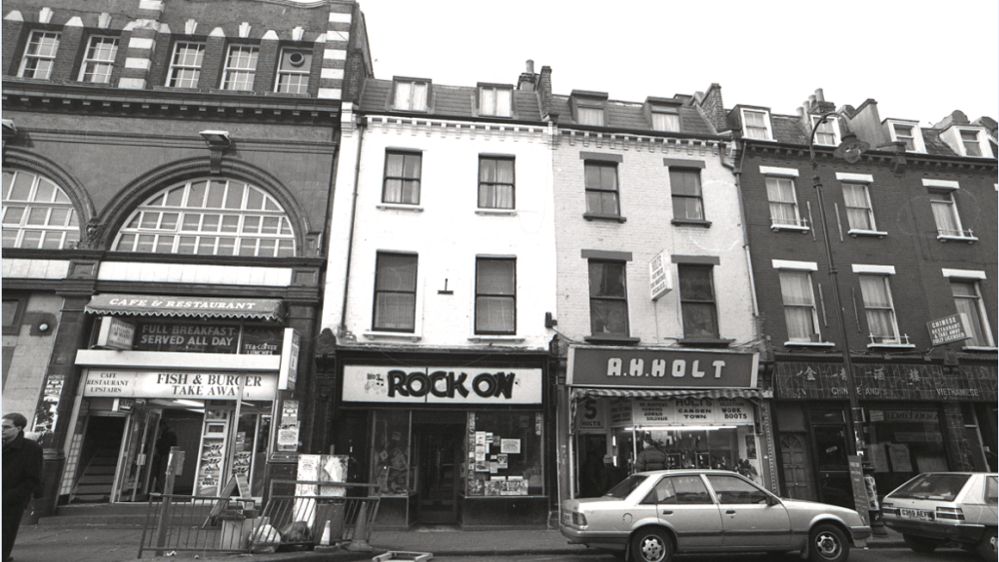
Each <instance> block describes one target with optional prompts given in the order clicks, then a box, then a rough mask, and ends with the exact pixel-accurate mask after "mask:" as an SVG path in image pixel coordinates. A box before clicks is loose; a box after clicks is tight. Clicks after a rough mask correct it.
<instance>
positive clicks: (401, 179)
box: [381, 149, 423, 207]
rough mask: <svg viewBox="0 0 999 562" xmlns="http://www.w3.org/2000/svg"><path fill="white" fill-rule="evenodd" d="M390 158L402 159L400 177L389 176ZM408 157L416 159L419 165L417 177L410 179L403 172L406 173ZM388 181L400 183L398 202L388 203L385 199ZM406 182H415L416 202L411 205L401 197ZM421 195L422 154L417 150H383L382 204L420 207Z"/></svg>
mask: <svg viewBox="0 0 999 562" xmlns="http://www.w3.org/2000/svg"><path fill="white" fill-rule="evenodd" d="M392 156H401V157H402V172H401V174H402V175H399V176H389V159H390V157H392ZM409 157H413V158H418V159H419V165H420V173H419V175H417V176H415V177H412V178H411V177H407V176H406V175H405V172H406V159H407V158H409ZM390 180H398V181H399V182H401V183H400V186H399V198H400V200H399V201H389V200H388V198H387V195H388V182H389V181H390ZM406 182H416V188H415V193H416V201H414V202H412V203H407V202H405V197H404V196H403V195H404V194H405V189H404V187H405V186H406ZM422 194H423V153H422V152H420V151H418V150H401V149H386V150H385V169H384V172H383V174H382V198H381V202H382V204H384V205H403V206H407V207H419V206H420V197H422Z"/></svg>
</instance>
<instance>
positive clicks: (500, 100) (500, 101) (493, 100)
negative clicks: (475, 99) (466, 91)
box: [479, 85, 513, 117]
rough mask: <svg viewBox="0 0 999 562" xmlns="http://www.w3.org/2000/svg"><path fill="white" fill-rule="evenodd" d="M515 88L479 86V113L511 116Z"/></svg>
mask: <svg viewBox="0 0 999 562" xmlns="http://www.w3.org/2000/svg"><path fill="white" fill-rule="evenodd" d="M512 99H513V88H511V87H510V86H488V85H480V86H479V115H491V116H495V117H510V115H511V114H512V110H511V107H512Z"/></svg>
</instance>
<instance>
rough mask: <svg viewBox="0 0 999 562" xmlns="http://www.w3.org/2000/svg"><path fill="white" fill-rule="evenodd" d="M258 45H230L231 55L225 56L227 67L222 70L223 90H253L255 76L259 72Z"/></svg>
mask: <svg viewBox="0 0 999 562" xmlns="http://www.w3.org/2000/svg"><path fill="white" fill-rule="evenodd" d="M257 53H258V49H257V48H256V47H251V46H249V45H230V46H229V55H228V56H227V57H226V58H225V69H223V71H222V89H223V90H241V91H250V90H253V78H254V77H255V76H256V74H257Z"/></svg>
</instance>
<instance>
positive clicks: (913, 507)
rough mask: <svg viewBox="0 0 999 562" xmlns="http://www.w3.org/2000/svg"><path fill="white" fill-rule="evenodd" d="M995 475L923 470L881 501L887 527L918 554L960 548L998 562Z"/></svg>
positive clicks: (998, 497)
mask: <svg viewBox="0 0 999 562" xmlns="http://www.w3.org/2000/svg"><path fill="white" fill-rule="evenodd" d="M996 478H997V476H996V474H995V473H991V474H990V473H985V472H924V473H922V474H920V475H918V476H916V477H915V478H913V479H911V480H909V481H908V482H906V483H905V484H902V485H901V486H899V487H898V488H895V489H894V490H892V492H891V493H890V494H888V495H887V496H885V498H884V500H883V501H882V502H881V514H882V519H883V520H884V523H885V525H886V526H888V527H889V528H892V529H894V530H896V531H898V532H900V533H902V539H904V540H905V544H907V545H909V548H911V549H912V550H914V551H916V552H933V550H935V549H936V548H937V547H938V546H944V545H948V544H955V545H958V546H960V547H962V548H964V549H965V550H977V551H978V553H979V554H980V555H981V557H982V558H984V559H985V560H995V559H996V552H997V551H996V511H997V510H996V503H997V501H999V493H997V492H999V490H997V488H999V487H997V484H996Z"/></svg>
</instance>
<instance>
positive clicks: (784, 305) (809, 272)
mask: <svg viewBox="0 0 999 562" xmlns="http://www.w3.org/2000/svg"><path fill="white" fill-rule="evenodd" d="M773 267H774V269H776V270H777V290H778V291H779V293H780V301H781V310H782V312H783V313H784V314H783V317H784V333H785V334H786V335H787V340H786V341H785V342H784V347H794V346H821V347H831V346H833V345H834V344H832V343H831V342H826V341H824V340H823V337H822V324H821V322H820V318H819V302H818V299H816V296H815V294H816V291H815V278H814V275H813V274H814V273H815V272H816V271H818V265H817V264H816V263H814V262H785V261H782V260H773ZM784 275H803V276H804V277H805V281H806V282H807V285H808V295H807V297H808V302H807V303H800V304H799V303H788V299H787V296H786V295H785V294H784V290H783V286H782V285H783V279H782V276H784ZM789 308H790V309H807V310H808V311H809V318H811V333H809V334H808V336H807V338H806V337H804V336H793V335H792V334H791V328H790V326H791V324H790V323H789V322H788V317H787V312H788V309H789Z"/></svg>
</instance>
